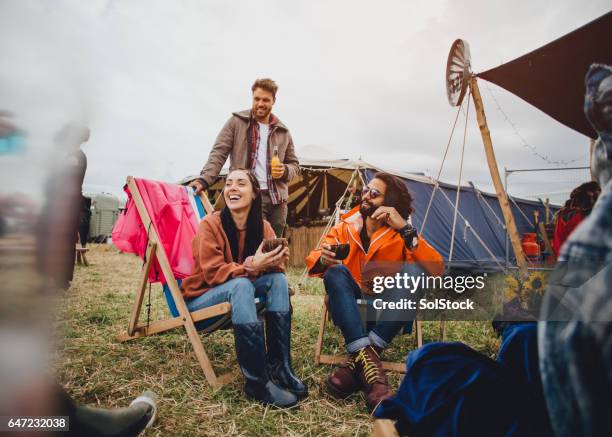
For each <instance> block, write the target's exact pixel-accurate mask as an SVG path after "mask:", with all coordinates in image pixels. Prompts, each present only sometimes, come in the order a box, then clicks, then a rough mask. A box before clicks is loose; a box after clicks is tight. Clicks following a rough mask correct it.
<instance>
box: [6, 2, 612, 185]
mask: <svg viewBox="0 0 612 437" xmlns="http://www.w3.org/2000/svg"><path fill="white" fill-rule="evenodd" d="M609 9H610V2H609V0H590V1H588V2H585V1H563V0H556V1H533V0H526V1H524V0H513V1H510V2H508V1H503V2H502V1H498V2H493V1H484V0H483V1H460V2H459V1H436V0H426V1H405V0H398V1H380V2H372V1H355V0H351V1H295V0H292V1H286V0H285V1H281V0H278V1H236V0H234V1H221V0H219V1H195V0H182V1H151V0H146V1H145V0H142V1H140V0H139V1H136V0H133V1H123V0H114V1H113V0H87V1H80V0H74V1H60V0H54V1H51V0H47V1H27V0H0V109H9V110H11V111H13V112H14V113H15V121H16V122H17V123H18V124H19V125H20V126H21V127H22V128H23V129H24V130H25V131H27V133H28V147H29V148H30V152H31V153H36V154H37V155H39V156H40V159H41V160H42V161H43V162H44V161H45V160H47V159H48V158H49V153H51V151H52V149H51V144H52V137H53V135H54V133H55V132H56V131H57V130H58V129H59V128H60V126H61V125H62V124H63V123H65V122H66V121H69V120H81V121H83V122H86V123H87V124H88V125H89V126H90V127H91V130H92V134H91V139H90V141H89V142H88V143H87V144H86V145H85V146H84V147H83V150H84V151H85V153H86V154H87V156H88V160H89V165H88V169H87V174H86V177H85V185H84V189H85V190H86V191H90V192H92V191H104V192H111V193H115V194H119V193H121V187H122V185H123V183H124V181H125V177H126V176H127V175H135V176H140V177H146V178H150V179H159V180H166V181H177V180H180V179H182V178H183V177H184V176H187V175H191V174H196V173H199V171H200V169H201V168H202V165H203V164H204V162H205V161H206V158H207V156H208V153H209V151H210V148H211V146H212V144H213V142H214V139H215V137H216V135H217V133H218V132H219V129H220V128H221V126H222V125H223V123H224V122H225V121H226V119H227V118H228V117H229V116H230V113H231V112H232V111H237V110H242V109H246V108H248V107H249V106H250V98H251V95H250V94H251V91H250V86H251V84H252V82H253V81H254V79H255V78H259V77H271V78H273V79H274V80H275V81H276V82H277V83H278V85H279V87H280V88H279V92H278V95H277V102H276V105H275V107H274V113H275V114H276V115H277V116H278V117H279V118H280V119H281V120H282V121H283V122H284V123H285V124H286V125H287V126H288V127H289V128H290V130H291V133H292V135H293V138H294V141H295V144H296V147H297V152H298V156H306V157H309V158H328V157H345V158H359V157H361V158H362V159H363V160H365V161H368V162H371V163H373V164H376V165H378V166H381V167H383V168H388V169H391V170H403V171H415V172H429V173H430V174H432V175H435V174H437V171H438V167H439V165H440V161H441V157H442V152H443V149H444V147H445V145H446V142H447V141H448V137H449V134H450V130H451V126H452V123H453V120H454V117H455V114H456V109H455V108H452V107H451V106H449V104H448V103H447V98H446V91H445V83H444V74H445V66H446V58H447V55H448V50H449V48H450V46H451V44H452V42H453V41H454V40H455V39H456V38H463V39H465V40H467V41H468V42H469V44H470V49H471V53H472V65H473V70H474V71H475V72H480V71H483V70H486V69H489V68H491V67H494V66H497V65H499V64H500V63H503V62H506V61H510V60H512V59H514V58H516V57H518V56H520V55H522V54H524V53H527V52H529V51H531V50H533V49H535V48H537V47H539V46H541V45H544V44H546V43H547V42H550V41H551V40H553V39H556V38H558V37H560V36H562V35H564V34H565V33H568V32H570V31H572V30H574V29H576V28H577V27H579V26H581V25H583V24H585V23H587V22H589V21H591V20H593V19H595V18H597V17H599V16H600V15H602V14H604V13H605V12H607V11H608V10H609ZM602 43H603V42H602ZM607 43H609V42H607ZM480 87H481V94H482V96H483V99H484V104H485V110H486V112H487V116H488V121H489V125H490V129H491V132H492V138H493V143H494V146H495V150H496V153H497V159H498V163H499V167H500V169H502V178H503V168H504V167H508V168H534V167H555V166H558V165H559V163H563V164H566V165H572V166H581V165H588V139H587V138H586V137H584V136H582V135H581V134H578V133H577V132H575V131H573V130H571V129H569V128H567V127H565V126H563V125H561V124H559V123H558V122H556V121H555V120H553V119H551V118H549V117H548V116H546V115H545V114H543V113H541V112H540V111H539V110H537V109H535V108H533V107H531V106H529V105H528V104H527V103H525V102H523V101H522V100H520V99H519V98H517V97H515V96H513V95H511V94H510V93H508V92H506V91H505V90H503V89H501V88H498V87H497V86H495V85H492V84H488V83H486V82H484V81H480ZM492 96H494V97H495V100H494V99H493V97H492ZM498 104H499V106H500V107H501V108H502V109H503V111H504V113H505V114H506V115H507V117H509V119H510V120H511V121H512V122H513V123H514V125H515V127H514V128H513V127H512V126H511V125H510V123H509V122H508V121H506V120H504V116H503V114H502V113H501V112H500V111H499V110H498V108H497V106H498ZM468 117H469V119H468V130H467V142H466V152H465V153H466V157H465V166H464V171H463V180H464V181H465V180H471V181H474V182H475V183H476V185H477V186H479V187H481V188H483V189H485V190H490V189H491V188H490V187H491V184H490V176H489V173H488V169H487V166H486V161H485V158H484V153H483V147H482V143H481V139H480V135H479V133H478V130H477V125H476V122H475V116H474V113H473V111H472V110H470V113H469V115H468ZM464 125H465V118H464V117H463V115H461V117H460V119H459V123H458V128H457V132H456V133H455V141H454V142H453V148H452V149H451V152H450V154H449V158H448V160H447V163H446V166H445V170H444V172H443V174H442V179H443V180H446V181H450V182H453V183H456V182H457V175H458V162H459V160H458V157H459V153H460V145H461V139H462V134H463V128H464ZM516 132H518V133H519V134H520V136H521V137H522V138H523V139H521V138H520V137H519V136H518V135H517V133H516ZM523 142H526V143H528V144H529V145H530V146H533V147H535V148H536V149H537V151H538V153H539V154H541V155H545V156H548V157H549V158H548V161H550V162H547V161H545V160H543V159H540V158H538V157H537V156H535V155H534V154H533V152H532V151H531V150H530V149H528V148H527V147H526V146H525V145H524V144H523ZM323 151H325V155H323ZM553 162H557V164H554V163H553ZM585 174H586V173H584V172H583V173H581V174H576V173H573V174H570V173H568V172H564V173H563V174H562V175H560V176H553V175H552V174H551V173H547V174H544V173H538V174H531V175H528V176H525V175H523V176H519V175H513V176H512V177H511V178H510V184H509V188H510V192H511V193H514V194H534V193H545V192H551V191H562V190H568V189H569V188H571V186H573V185H576V184H578V183H579V182H581V181H582V178H584V176H585Z"/></svg>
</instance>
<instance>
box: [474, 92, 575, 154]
mask: <svg viewBox="0 0 612 437" xmlns="http://www.w3.org/2000/svg"><path fill="white" fill-rule="evenodd" d="M481 82H484V84H485V86H486V88H487V90H488V91H489V94H490V96H491V98H492V99H493V102H494V103H495V106H496V109H497V110H498V111H499V113H500V114H501V115H502V117H503V119H504V121H505V122H507V123H508V124H509V125H510V126H511V127H512V131H513V133H514V135H515V136H516V137H517V138H518V139H519V140H520V142H521V145H522V146H523V147H524V148H525V149H527V150H529V151H530V152H531V154H532V155H533V156H537V157H538V158H540V159H541V160H543V161H545V162H547V163H548V164H551V165H556V166H567V165H569V164H572V163H574V162H578V161H581V160H582V158H576V159H571V160H569V161H568V160H564V159H560V160H553V159H551V158H550V157H549V156H548V155H544V154H542V153H540V152H538V149H537V148H536V147H535V146H534V145H532V144H529V143H528V142H527V140H526V139H525V137H523V135H521V133H520V132H519V131H518V128H517V124H516V123H515V122H513V121H512V120H511V119H510V117H508V114H506V112H505V111H504V110H503V109H502V107H501V105H500V104H499V102H498V101H497V99H496V98H495V94H493V91H492V90H491V88H490V87H489V85H488V84H487V83H486V81H481Z"/></svg>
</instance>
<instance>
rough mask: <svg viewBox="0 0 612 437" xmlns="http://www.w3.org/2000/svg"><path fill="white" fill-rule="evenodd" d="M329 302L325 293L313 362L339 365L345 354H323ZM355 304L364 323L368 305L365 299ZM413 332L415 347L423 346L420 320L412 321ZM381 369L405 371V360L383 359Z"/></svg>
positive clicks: (342, 361)
mask: <svg viewBox="0 0 612 437" xmlns="http://www.w3.org/2000/svg"><path fill="white" fill-rule="evenodd" d="M328 302H329V297H328V296H327V295H326V296H325V300H324V302H323V307H322V308H321V322H320V324H319V334H318V336H317V342H316V343H315V356H314V359H315V363H316V364H332V365H340V364H344V363H345V362H346V360H347V356H346V354H336V355H328V354H323V353H322V351H323V341H324V337H325V327H326V326H327V321H328V320H330V314H329V309H328V307H327V305H328ZM357 305H358V306H359V311H360V313H361V318H362V321H363V322H364V323H365V311H366V307H367V305H368V303H367V301H366V300H365V299H357ZM414 334H415V335H416V339H417V347H421V346H423V332H422V327H421V321H420V320H415V321H414ZM382 365H383V369H385V370H388V371H391V372H399V373H406V363H405V362H392V361H383V362H382Z"/></svg>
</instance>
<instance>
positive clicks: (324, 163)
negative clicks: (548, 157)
mask: <svg viewBox="0 0 612 437" xmlns="http://www.w3.org/2000/svg"><path fill="white" fill-rule="evenodd" d="M300 167H301V175H300V176H299V177H296V178H294V179H293V180H291V182H290V183H289V205H288V210H289V214H288V217H287V223H288V224H289V225H290V226H292V227H299V226H312V225H315V226H316V225H321V226H324V225H325V224H326V223H327V221H328V220H327V219H325V218H324V217H327V218H329V215H330V214H332V213H333V211H334V209H335V205H336V204H337V203H338V201H339V200H341V199H344V200H346V195H347V188H348V185H349V184H351V181H353V180H355V179H356V178H360V179H362V181H364V182H367V181H369V180H370V179H371V178H372V176H373V175H374V174H375V173H376V172H378V171H385V170H383V169H381V168H378V167H376V166H374V165H371V164H368V163H367V162H364V161H361V160H349V159H337V160H314V159H305V158H300ZM389 173H392V174H394V175H396V176H398V177H400V178H401V179H402V180H403V181H404V182H405V183H406V186H407V187H408V190H409V191H410V193H411V194H412V195H413V197H414V205H413V207H414V210H415V211H414V213H413V214H412V223H413V224H414V225H415V226H416V227H417V229H418V230H419V232H422V235H423V236H424V237H425V239H426V240H427V241H428V242H429V243H430V244H432V245H433V246H434V247H435V248H436V249H437V250H438V251H439V252H440V253H441V254H442V256H443V257H444V259H445V260H446V261H447V264H448V261H449V258H450V246H451V244H450V241H451V235H452V228H453V214H454V209H455V196H456V191H457V186H456V185H452V184H446V183H439V185H438V189H436V193H435V195H434V197H433V199H432V203H431V207H430V210H429V214H428V217H427V221H426V223H425V226H424V227H423V221H424V216H425V212H426V211H427V206H428V204H429V200H430V198H431V193H432V191H433V190H434V187H435V181H434V180H433V179H432V178H430V177H427V176H424V175H419V174H413V173H405V172H389ZM225 175H226V172H222V174H221V176H220V179H219V180H218V181H217V182H216V183H215V184H213V185H212V186H211V187H210V188H209V190H208V192H209V195H210V196H211V201H212V202H213V203H214V202H215V200H216V199H218V198H219V193H220V190H221V189H222V188H223V185H224V178H225ZM191 179H193V176H192V177H189V178H185V179H184V180H183V181H182V183H187V182H189V181H190V180H191ZM219 200H220V201H221V202H222V198H220V199H219ZM512 200H513V202H511V209H512V213H513V215H514V219H515V221H516V224H517V227H518V231H519V235H523V234H524V233H526V232H535V229H534V225H533V221H534V215H533V212H534V211H538V212H539V213H540V218H541V219H543V218H544V214H545V208H544V205H543V204H542V203H541V202H534V201H530V200H525V199H519V198H513V199H512ZM221 205H222V203H218V204H217V205H216V207H220V206H221ZM557 209H558V208H557V207H551V208H550V211H551V212H552V213H554V212H556V210H557ZM507 252H508V263H509V264H510V265H515V264H516V262H515V260H514V253H513V251H512V247H511V245H510V243H509V242H508V249H507ZM449 264H450V266H451V267H452V268H466V269H471V270H481V271H499V270H502V269H503V268H505V267H506V229H505V224H504V219H503V214H502V212H501V208H500V207H499V202H498V201H497V196H496V195H495V194H490V193H482V192H480V191H478V190H477V189H476V188H474V187H471V186H462V187H461V190H460V199H459V208H458V215H457V224H456V229H455V238H454V245H453V255H452V260H451V262H450V263H449Z"/></svg>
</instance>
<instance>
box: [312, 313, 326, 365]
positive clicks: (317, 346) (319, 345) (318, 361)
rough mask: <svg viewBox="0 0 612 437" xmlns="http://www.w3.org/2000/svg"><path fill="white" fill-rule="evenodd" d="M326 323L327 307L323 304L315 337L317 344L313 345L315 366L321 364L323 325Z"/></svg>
mask: <svg viewBox="0 0 612 437" xmlns="http://www.w3.org/2000/svg"><path fill="white" fill-rule="evenodd" d="M326 322H327V305H325V302H323V308H322V311H321V322H320V323H319V334H318V335H317V343H316V344H315V356H314V359H315V364H321V350H322V349H323V336H324V335H325V324H326Z"/></svg>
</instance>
